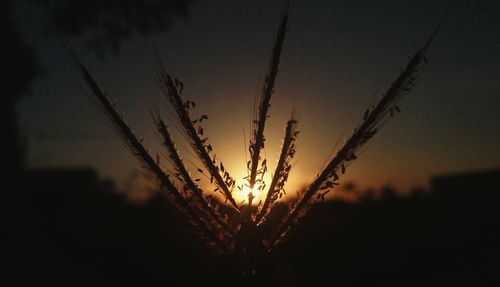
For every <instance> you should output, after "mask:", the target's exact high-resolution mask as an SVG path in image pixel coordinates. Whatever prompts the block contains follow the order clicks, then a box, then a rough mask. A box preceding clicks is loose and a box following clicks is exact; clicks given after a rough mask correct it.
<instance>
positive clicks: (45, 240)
mask: <svg viewBox="0 0 500 287" xmlns="http://www.w3.org/2000/svg"><path fill="white" fill-rule="evenodd" d="M22 178H23V179H24V180H23V181H22V182H20V183H19V184H20V186H24V188H23V190H24V192H23V193H22V194H21V195H18V196H16V197H13V198H12V199H11V200H12V201H11V202H10V203H9V204H8V205H9V206H8V207H9V208H7V209H4V211H5V210H7V211H8V212H5V214H4V215H3V217H4V218H3V222H4V223H5V224H4V227H3V228H2V234H3V235H2V238H3V239H2V241H3V242H2V250H3V251H2V254H3V255H2V258H3V259H2V261H4V263H5V264H4V266H7V267H6V268H4V270H3V271H2V272H3V273H4V275H3V276H2V279H0V280H2V281H3V282H0V284H1V285H2V286H14V285H11V284H8V285H4V284H5V283H7V282H14V283H16V284H15V285H24V284H37V285H42V284H43V285H45V284H47V283H48V284H50V285H49V286H171V285H172V284H174V283H175V285H176V286H178V285H205V286H207V285H208V286H212V285H214V286H251V285H252V286H270V285H273V286H306V285H307V286H316V285H319V284H328V286H374V285H375V286H379V285H380V286H429V285H430V286H493V285H497V284H498V283H500V279H499V274H498V270H500V268H499V267H500V247H499V245H498V242H500V236H499V235H498V234H497V233H498V232H496V229H498V227H499V226H500V214H499V212H498V208H497V205H498V202H500V201H499V200H500V193H499V192H500V188H499V187H500V170H491V171H488V172H478V173H468V174H458V175H450V176H442V177H436V178H433V179H432V181H431V190H430V191H429V192H417V193H413V194H411V195H410V196H408V197H398V196H395V195H394V194H393V193H390V192H386V193H384V195H383V196H382V197H381V198H378V199H366V200H363V201H362V202H360V203H358V204H349V203H344V202H326V203H323V204H319V205H317V206H316V207H315V208H314V209H313V210H311V212H310V213H309V214H308V215H307V217H306V218H305V220H304V221H303V222H302V223H301V224H300V225H299V226H298V227H297V230H296V232H294V233H293V234H292V236H291V237H290V238H289V240H288V241H287V242H286V243H284V244H282V245H281V246H280V247H279V248H278V249H276V250H275V252H273V254H271V255H270V256H269V257H267V258H264V259H261V260H260V261H259V264H258V266H256V273H255V274H254V275H243V271H242V270H241V269H240V267H241V266H240V264H238V263H237V262H238V261H237V260H236V259H234V260H233V259H232V258H223V257H221V256H218V255H217V254H214V253H212V252H211V251H210V250H208V249H207V248H205V247H204V246H203V245H202V243H201V242H200V241H199V240H198V239H197V236H196V235H195V234H192V233H191V232H190V231H189V229H188V228H187V227H186V226H185V225H184V224H183V222H182V221H181V220H180V219H179V217H177V216H176V215H175V214H172V213H171V212H170V211H169V208H168V207H167V206H166V205H165V204H164V203H163V202H162V201H161V199H160V197H157V198H154V199H153V200H152V201H151V202H149V203H148V204H147V205H146V206H142V207H139V206H134V205H130V204H128V203H127V202H126V201H125V200H124V198H123V197H122V196H120V195H118V193H115V192H113V189H114V188H113V185H112V184H111V183H110V182H106V181H103V180H101V179H99V178H98V177H97V175H96V174H95V172H93V171H92V170H86V169H82V170H34V171H28V172H27V173H26V174H25V175H23V176H22ZM4 204H6V203H5V202H4ZM497 286H498V285H497Z"/></svg>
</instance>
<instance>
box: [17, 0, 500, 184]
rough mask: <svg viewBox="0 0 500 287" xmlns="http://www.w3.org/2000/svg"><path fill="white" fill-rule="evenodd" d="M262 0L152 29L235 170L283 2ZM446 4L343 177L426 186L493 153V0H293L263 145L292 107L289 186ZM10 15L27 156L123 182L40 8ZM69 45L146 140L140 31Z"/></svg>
mask: <svg viewBox="0 0 500 287" xmlns="http://www.w3.org/2000/svg"><path fill="white" fill-rule="evenodd" d="M270 2H271V1H229V0H224V1H220V0H217V1H216V0H211V1H201V0H199V1H197V3H195V4H193V5H192V6H191V8H190V11H189V14H188V18H187V19H185V20H178V21H177V22H175V25H173V26H172V27H171V28H170V29H169V30H168V31H166V32H165V33H162V34H158V35H155V36H154V37H153V38H152V39H153V40H154V42H155V43H156V45H157V46H158V47H159V49H160V53H161V56H162V57H163V60H164V63H165V65H166V67H167V69H168V71H169V73H171V74H172V75H174V76H176V77H178V78H179V79H180V80H182V81H183V82H184V84H185V92H184V97H186V98H187V99H190V100H193V101H195V102H196V103H197V104H198V105H197V107H196V110H195V111H196V112H197V114H198V115H201V114H207V115H208V117H209V120H208V121H207V123H206V124H205V125H204V128H205V133H206V134H207V135H208V137H209V142H210V143H211V144H212V146H213V147H214V150H215V152H216V154H217V156H218V157H219V158H220V159H221V160H222V161H223V162H224V165H225V166H226V167H227V169H228V170H229V171H230V172H231V174H232V175H233V177H235V178H241V177H243V176H244V175H245V173H246V160H245V144H247V143H246V142H244V138H243V130H244V131H245V132H246V140H247V141H248V139H249V137H248V133H249V124H250V120H251V111H252V104H253V101H254V98H255V96H256V95H257V94H258V92H259V91H260V88H261V84H262V80H263V77H264V74H265V72H266V67H267V62H268V60H269V54H270V51H271V47H272V43H273V41H274V36H275V33H276V29H277V24H278V19H279V15H280V12H281V9H282V1H272V2H273V3H270ZM444 15H447V18H446V22H445V24H444V26H443V28H442V30H441V31H440V33H439V35H438V37H437V38H436V40H435V41H434V43H433V45H432V47H431V49H430V51H429V54H428V58H429V64H427V66H426V67H425V70H424V73H423V76H422V77H421V78H420V80H419V81H418V83H417V87H416V88H415V89H414V90H413V91H412V92H410V94H408V95H407V97H406V98H404V100H403V103H402V105H401V110H402V113H401V114H398V115H397V116H396V117H395V118H394V119H392V120H391V121H390V122H389V123H388V124H387V125H386V126H384V128H383V130H382V131H381V132H380V133H379V134H377V135H376V137H375V138H374V139H373V141H371V142H369V143H368V145H367V147H366V148H365V149H364V152H363V153H362V154H361V156H359V159H358V160H357V161H356V162H355V163H354V164H353V165H352V166H350V167H349V169H348V172H347V174H346V176H345V177H343V178H342V180H341V182H343V183H345V182H348V181H354V182H356V183H357V184H359V185H360V186H362V187H368V186H374V187H375V186H380V185H384V184H392V185H393V186H395V187H398V188H400V189H408V188H409V187H411V186H415V185H423V186H425V185H426V184H427V182H428V179H429V177H430V176H432V175H435V174H440V173H448V172H453V171H464V170H471V169H487V168H491V167H498V166H500V149H499V148H498V147H499V146H500V132H499V130H500V128H499V124H500V17H499V15H500V2H499V1H493V0H491V1H486V0H483V1H411V2H407V1H305V0H303V1H299V0H297V1H292V6H291V9H290V21H289V32H288V34H287V38H286V41H285V45H284V53H283V57H282V62H281V66H280V74H279V75H278V80H277V84H276V94H275V96H274V98H273V100H272V107H271V111H270V114H271V117H270V118H269V120H268V125H267V127H266V134H267V141H266V148H265V155H266V156H267V158H268V162H270V163H273V164H274V162H275V160H276V158H277V156H278V153H279V149H280V145H281V137H282V135H283V129H284V127H285V123H286V121H287V120H288V118H289V116H290V113H291V111H292V109H293V110H294V111H295V112H296V114H298V115H299V117H298V119H299V129H300V131H301V133H300V135H299V138H298V146H297V157H296V158H295V164H294V166H293V169H292V172H291V178H290V181H289V184H288V191H289V192H295V190H297V189H298V188H299V187H300V186H301V185H305V184H307V183H309V182H310V181H311V180H312V179H313V178H314V176H315V175H316V174H317V173H318V172H320V169H321V166H322V165H323V163H324V161H325V159H326V158H327V157H328V155H329V154H330V151H331V149H332V147H333V145H334V144H335V143H336V142H337V140H338V139H339V138H341V140H340V142H342V139H345V138H347V137H348V136H349V135H350V133H352V131H353V129H354V128H355V127H356V125H357V124H358V123H359V121H360V120H361V118H362V116H363V113H364V111H365V109H366V108H367V107H368V106H369V105H370V104H373V103H374V102H375V101H376V100H377V99H378V97H379V96H380V95H381V94H382V93H383V92H384V91H385V90H386V89H387V87H388V85H389V84H390V83H391V81H392V80H394V79H395V78H396V76H397V75H398V72H399V69H400V68H401V67H402V66H404V65H405V64H406V63H407V61H408V56H410V55H412V54H413V53H414V52H416V51H417V49H419V48H420V47H421V46H422V45H423V43H424V42H425V40H426V38H427V37H428V35H429V34H430V33H431V31H432V29H433V28H434V27H435V26H436V24H437V23H438V22H439V20H440V19H441V18H442V17H443V16H444ZM15 19H16V23H18V27H19V29H20V30H21V32H22V35H23V37H24V38H25V40H26V41H27V42H28V43H29V44H32V45H33V46H34V47H35V51H36V55H37V57H38V58H39V60H40V64H41V66H40V71H41V76H40V77H38V78H37V80H36V81H35V83H34V85H33V87H32V94H31V95H30V96H27V97H24V98H23V99H22V100H21V101H20V103H19V106H18V111H19V117H20V126H21V131H22V134H23V135H24V137H25V139H26V142H27V161H28V164H29V166H31V167H61V166H63V167H81V166H91V167H96V168H97V169H98V171H99V172H100V174H102V175H103V176H109V177H111V178H113V179H115V180H116V181H117V182H118V184H119V186H121V187H124V188H126V186H127V178H129V177H130V176H131V174H133V173H134V171H135V170H139V168H140V167H139V165H138V164H137V163H136V161H135V160H134V159H133V158H132V157H131V156H130V155H129V154H128V152H127V150H125V149H124V148H123V147H122V146H121V145H120V144H119V142H118V140H116V138H115V137H114V136H113V133H112V132H110V131H109V130H108V129H107V127H106V126H105V125H104V124H103V123H102V121H100V119H99V118H98V117H97V114H96V112H95V110H94V108H93V107H92V106H91V105H90V104H89V103H88V101H87V100H86V96H85V94H86V93H87V89H86V87H85V84H84V82H83V81H82V79H81V77H80V75H79V74H78V72H77V70H76V69H75V68H74V67H73V65H72V64H71V61H70V59H69V58H68V56H67V55H66V54H65V52H64V50H63V48H62V47H61V45H60V43H59V42H58V41H57V38H56V37H55V36H54V35H53V34H46V33H44V25H45V24H46V22H47V20H46V19H45V18H44V16H43V13H42V12H41V11H40V10H39V9H38V8H36V7H35V6H32V5H29V4H22V5H19V6H18V7H17V12H16V15H15ZM76 44H78V42H76ZM76 46H78V45H76ZM78 53H79V55H80V56H81V57H82V59H83V61H84V63H86V64H87V65H88V66H89V67H91V69H92V71H93V72H94V76H95V77H96V78H97V79H98V80H99V82H100V83H101V85H102V87H103V88H104V89H105V90H107V91H108V94H109V97H110V98H111V99H113V100H116V101H117V104H118V108H119V109H120V111H122V112H124V113H125V114H126V118H127V120H128V123H129V124H130V125H131V126H132V127H133V128H134V131H135V132H136V134H137V135H139V136H141V137H144V138H145V139H146V141H147V143H148V145H149V146H150V147H151V148H152V150H153V151H154V150H155V149H157V148H159V138H158V137H157V136H156V133H155V131H154V126H153V124H152V121H151V118H150V116H149V113H148V110H147V108H148V107H150V106H152V105H158V103H159V102H160V101H159V99H160V91H159V88H158V86H157V84H156V83H155V81H154V78H153V76H152V74H151V72H150V71H149V68H150V64H151V61H152V60H153V57H152V56H151V55H152V45H151V41H150V39H148V38H145V37H142V36H138V35H136V36H133V37H132V38H130V40H129V41H127V42H125V43H124V45H123V46H122V47H121V50H120V52H119V53H118V54H116V55H108V56H107V57H106V58H105V59H101V58H100V57H99V56H98V55H96V53H94V52H92V51H88V50H85V49H78ZM163 110H164V113H166V112H167V109H163ZM179 144H182V145H183V146H184V147H188V145H187V144H185V143H183V142H181V141H180V140H179ZM180 151H181V153H183V154H184V156H185V157H186V159H188V161H189V160H191V161H194V159H192V157H191V156H190V155H189V154H187V153H186V150H185V149H184V148H182V147H181V148H180ZM270 166H271V169H272V166H273V165H270Z"/></svg>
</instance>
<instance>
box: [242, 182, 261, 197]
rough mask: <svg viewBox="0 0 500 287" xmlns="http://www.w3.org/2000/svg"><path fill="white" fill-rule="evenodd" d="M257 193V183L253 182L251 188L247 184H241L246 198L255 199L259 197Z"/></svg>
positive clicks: (258, 191)
mask: <svg viewBox="0 0 500 287" xmlns="http://www.w3.org/2000/svg"><path fill="white" fill-rule="evenodd" d="M259 193H260V185H258V184H255V185H254V186H253V187H252V188H250V187H249V186H247V185H243V194H244V195H245V197H246V198H249V197H252V198H254V199H255V198H257V197H259ZM250 194H251V195H250Z"/></svg>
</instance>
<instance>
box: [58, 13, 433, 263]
mask: <svg viewBox="0 0 500 287" xmlns="http://www.w3.org/2000/svg"><path fill="white" fill-rule="evenodd" d="M438 28H439V26H438V27H437V28H436V29H435V30H434V32H433V33H432V34H431V36H430V37H429V39H428V40H427V42H426V43H425V44H424V46H423V47H422V48H421V49H419V50H418V51H417V52H416V53H415V54H414V55H413V56H412V57H410V59H409V63H408V64H407V65H406V67H404V68H402V70H401V72H400V74H399V75H398V77H397V78H396V79H395V80H394V81H393V82H392V84H391V85H390V87H389V88H388V90H387V91H386V92H385V93H384V94H383V95H382V96H381V98H380V99H379V101H378V103H376V104H375V105H374V106H371V107H369V108H368V109H367V110H366V112H365V113H364V116H363V118H362V119H361V122H360V124H359V125H358V126H357V128H356V129H354V131H353V133H352V134H351V136H350V137H349V138H348V139H347V140H346V141H345V142H344V143H343V145H342V146H341V147H340V148H339V149H338V150H337V151H336V153H335V154H334V156H333V157H332V158H331V159H329V161H328V162H327V164H326V166H325V167H324V169H323V170H322V171H321V172H320V173H319V174H318V175H317V177H316V178H315V179H314V181H313V182H312V183H310V184H309V185H308V187H307V188H306V189H305V190H304V191H303V192H302V193H301V194H298V197H297V199H296V200H294V201H293V202H292V203H287V202H285V201H284V200H282V197H283V195H284V194H285V190H286V188H285V183H286V182H287V179H288V177H289V173H290V170H291V168H292V164H291V160H292V159H293V157H294V154H295V140H296V139H297V136H298V133H299V132H298V129H297V120H296V119H295V118H293V117H292V118H291V119H290V120H289V121H288V122H287V124H286V128H285V135H284V138H283V145H282V148H281V152H280V155H279V159H278V162H277V165H276V167H275V169H274V172H273V173H272V176H271V182H270V183H266V182H264V179H263V178H264V175H265V174H266V173H267V172H268V162H267V159H266V158H265V157H263V156H262V153H261V152H262V150H263V149H264V146H265V136H264V130H265V126H266V121H267V119H268V117H269V115H270V113H269V109H270V107H271V99H272V96H273V95H274V93H275V81H276V78H277V75H278V68H279V64H280V58H281V52H282V49H283V44H284V40H285V35H286V33H287V29H288V11H285V12H284V13H283V15H282V16H281V19H280V23H279V28H278V32H277V37H276V40H275V43H274V47H273V50H272V53H271V59H270V63H269V67H268V72H267V75H266V77H265V80H264V86H263V88H262V91H261V94H260V96H259V98H258V99H256V107H257V108H256V112H255V115H254V116H255V118H254V120H253V122H252V134H251V136H250V141H249V146H248V148H249V153H250V160H249V161H248V162H247V168H248V177H246V178H245V183H244V184H243V185H241V186H238V185H237V184H236V180H235V179H234V178H233V177H232V176H231V175H230V173H229V171H228V170H227V169H226V168H225V167H224V165H223V163H222V162H221V160H220V159H219V158H217V156H216V154H215V152H214V149H213V147H212V146H211V145H210V143H209V141H208V137H207V136H206V134H205V132H204V129H203V126H202V124H203V122H204V121H206V120H207V119H208V116H207V115H204V114H203V115H201V116H200V117H194V116H193V115H192V111H193V109H195V108H196V103H195V102H193V101H190V100H186V99H185V98H184V97H183V89H184V84H183V83H182V82H181V81H179V80H178V79H176V78H174V77H172V76H171V75H170V74H168V72H167V71H166V68H165V66H164V65H163V63H162V62H161V60H160V57H158V63H159V64H158V66H157V67H156V69H155V71H154V75H155V78H156V81H157V82H158V84H159V86H160V89H161V92H162V95H163V96H164V98H165V99H166V102H167V103H168V106H169V107H170V111H171V112H172V115H173V116H174V117H175V119H174V120H173V122H172V123H171V124H172V125H173V126H174V127H175V128H176V129H177V130H179V131H180V132H181V134H182V136H183V138H184V140H186V141H187V143H189V145H190V146H191V148H192V150H193V151H194V154H195V155H196V156H197V157H198V159H199V160H200V162H201V163H202V165H203V166H200V167H196V166H194V167H192V168H195V169H196V172H197V173H198V174H201V175H203V176H205V177H206V178H207V179H208V180H209V181H210V184H211V185H212V186H213V187H212V189H213V190H214V191H215V192H219V193H221V195H222V196H223V198H225V203H226V204H225V205H223V204H222V203H219V202H218V201H217V200H216V199H215V198H214V197H213V196H211V195H209V192H207V191H206V190H203V188H202V187H201V185H200V183H199V181H200V179H199V178H196V177H195V176H193V174H192V173H190V167H188V166H187V165H186V163H185V161H184V160H183V158H182V156H181V154H180V152H179V150H178V149H177V148H176V144H175V142H174V139H173V137H172V135H171V133H170V131H169V127H168V124H167V122H166V121H165V120H164V119H163V118H162V117H161V116H160V114H159V112H154V111H151V116H152V118H153V121H154V123H155V125H156V128H157V130H158V133H159V134H160V136H161V138H162V140H163V145H164V147H165V151H166V154H165V156H161V154H159V155H158V154H157V155H156V156H153V155H152V154H151V153H150V152H149V151H148V149H147V148H146V147H145V146H144V143H143V140H141V139H140V138H138V137H137V136H136V135H135V134H134V133H133V132H132V129H131V128H130V126H129V125H128V124H127V123H126V121H125V119H124V117H123V116H122V115H121V114H120V113H119V112H118V111H117V108H116V106H115V105H114V104H113V103H111V102H110V101H109V99H108V97H107V94H106V93H105V92H104V91H103V89H101V88H100V86H99V85H98V83H97V81H96V80H95V79H94V77H93V76H92V75H91V73H90V72H89V69H88V68H87V67H86V66H84V65H83V64H82V63H81V62H80V61H79V59H78V58H77V57H76V56H75V54H74V52H73V50H72V49H71V47H70V46H69V45H68V44H65V45H66V48H67V49H68V52H69V53H70V55H71V56H72V57H73V59H74V61H75V63H76V65H77V67H78V68H79V70H80V71H81V73H82V75H83V78H84V79H85V81H86V82H87V84H88V85H89V87H90V89H91V90H92V93H93V95H94V96H93V99H94V101H95V104H96V106H97V107H98V109H99V111H100V112H101V114H102V116H103V118H104V119H105V123H106V124H107V125H108V126H109V127H110V128H111V129H112V130H113V131H114V132H115V133H116V134H117V135H118V136H119V138H120V139H121V141H122V143H123V144H124V146H125V147H127V148H128V150H129V151H130V152H131V153H132V154H133V155H134V156H135V157H136V158H137V159H138V160H139V162H140V163H141V164H142V166H143V167H144V169H146V170H147V171H149V172H150V173H151V174H152V175H153V176H154V177H155V178H156V180H157V181H158V182H159V185H160V187H161V190H162V191H163V192H162V195H163V197H164V199H165V200H166V202H168V203H169V204H170V205H171V206H172V208H174V209H175V210H177V211H178V212H179V213H180V214H182V216H183V217H184V218H185V219H186V220H187V221H188V222H189V223H190V224H191V225H192V227H193V228H194V229H195V230H197V231H198V232H199V234H201V235H202V236H203V238H204V240H205V241H206V242H207V244H208V245H210V246H213V247H215V248H216V249H218V250H219V251H221V252H223V253H226V254H235V253H236V254H239V255H243V256H245V254H247V255H249V256H252V255H251V253H254V252H265V251H270V250H272V249H273V248H275V247H276V246H277V245H278V244H279V243H280V242H282V241H283V240H284V239H285V238H286V236H287V235H288V234H289V233H290V231H291V230H292V229H293V228H294V227H295V226H296V225H297V223H298V222H299V221H300V220H301V218H302V217H303V216H304V215H305V214H306V213H307V211H308V210H309V209H310V208H311V206H313V205H314V204H315V203H317V202H318V201H322V200H324V199H325V196H326V194H328V192H330V191H331V190H332V189H334V188H335V186H337V185H338V184H339V179H340V177H341V176H342V175H343V174H344V173H345V172H346V170H347V168H348V167H349V165H350V164H351V163H352V162H353V161H354V160H356V159H357V155H358V153H359V151H360V149H361V148H362V147H363V146H364V145H365V144H366V143H367V142H368V141H369V140H370V139H371V138H373V136H375V135H376V134H377V133H378V131H379V130H380V129H381V128H382V127H383V125H384V124H385V123H386V121H387V120H388V119H390V118H391V117H393V116H394V114H395V113H397V112H400V108H399V107H398V104H399V102H400V100H401V99H402V98H403V96H404V95H405V94H407V92H408V91H410V90H411V89H412V88H413V86H414V85H415V81H416V79H417V78H418V76H419V75H420V72H421V68H422V66H423V64H424V63H425V62H426V58H425V53H426V51H427V49H428V47H429V45H430V43H431V41H432V39H433V38H434V36H435V34H436V32H437V30H438ZM161 160H166V161H167V163H168V166H169V167H170V169H167V168H166V167H165V166H164V165H162V163H161ZM236 189H240V190H243V189H244V190H247V191H248V198H247V200H244V201H243V202H237V201H236V198H235V197H234V196H233V191H235V190H236ZM255 190H260V191H262V192H265V194H266V196H265V200H264V202H262V201H260V202H258V203H256V204H254V205H252V203H253V201H254V200H255V195H254V193H253V191H255ZM277 213H279V216H277Z"/></svg>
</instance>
